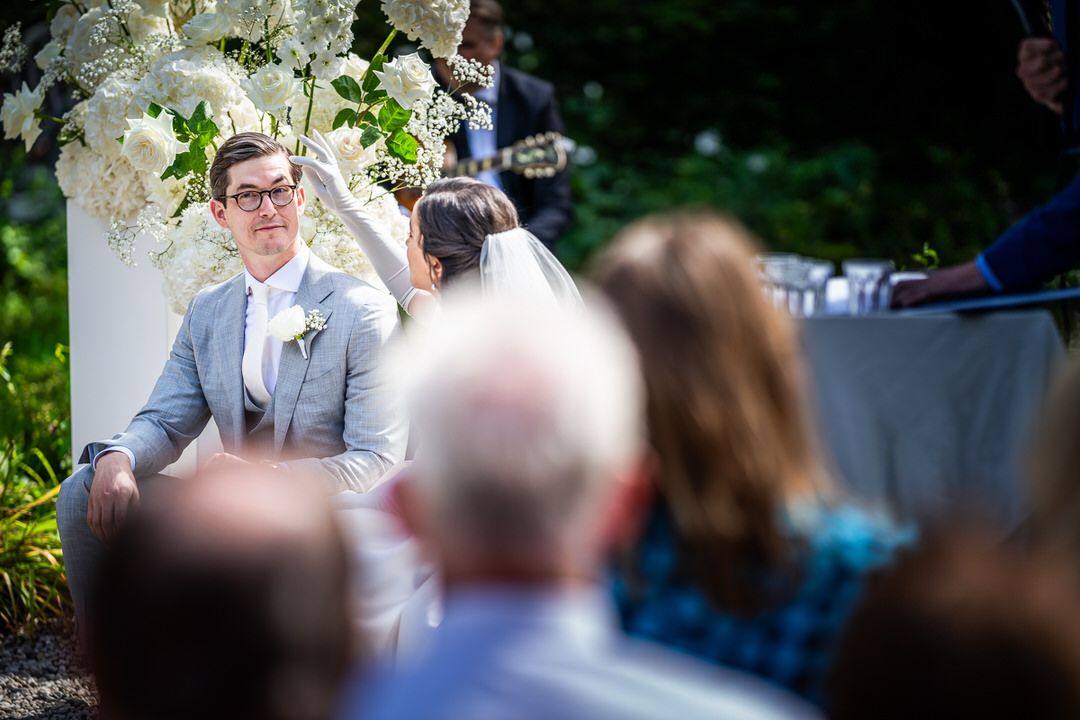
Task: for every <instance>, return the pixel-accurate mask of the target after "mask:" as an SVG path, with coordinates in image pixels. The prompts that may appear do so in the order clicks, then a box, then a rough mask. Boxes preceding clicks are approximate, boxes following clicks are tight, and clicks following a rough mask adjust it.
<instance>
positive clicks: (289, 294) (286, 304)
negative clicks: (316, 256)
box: [90, 243, 311, 470]
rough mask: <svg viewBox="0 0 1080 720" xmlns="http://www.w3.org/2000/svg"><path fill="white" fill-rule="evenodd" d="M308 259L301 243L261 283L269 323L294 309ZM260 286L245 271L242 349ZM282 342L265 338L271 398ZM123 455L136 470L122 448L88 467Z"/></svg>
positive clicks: (265, 371) (132, 456)
mask: <svg viewBox="0 0 1080 720" xmlns="http://www.w3.org/2000/svg"><path fill="white" fill-rule="evenodd" d="M310 259H311V250H309V249H308V246H307V245H305V244H304V243H300V251H299V252H298V253H296V256H295V257H293V259H292V260H290V261H289V262H287V263H285V264H284V265H282V266H281V267H280V268H279V269H278V271H277V272H275V273H274V274H273V275H271V276H270V277H268V278H266V282H265V283H263V284H264V285H267V286H268V288H269V293H268V295H267V298H266V311H267V316H268V317H269V319H271V320H273V319H274V316H275V315H276V314H278V313H279V312H281V311H282V310H287V309H288V308H290V307H292V306H293V303H294V302H295V301H296V291H297V290H299V289H300V281H301V280H303V279H304V273H305V272H306V271H307V266H308V260H310ZM257 282H259V281H258V280H256V279H255V278H254V277H253V276H252V275H251V273H249V272H248V271H247V268H245V269H244V287H245V289H246V290H247V297H248V302H247V309H246V310H245V311H244V346H245V347H246V346H247V344H248V343H250V342H252V340H253V338H252V337H251V334H252V329H251V320H252V315H253V314H254V312H255V310H254V304H253V303H252V302H251V286H252V284H253V283H257ZM282 345H283V343H282V341H281V340H278V339H277V338H276V337H274V336H273V335H271V336H270V337H268V338H267V351H268V352H269V353H270V361H269V362H267V363H265V364H264V366H263V382H264V383H265V384H266V390H267V392H269V393H270V394H271V395H273V394H274V386H275V385H276V384H277V373H278V367H279V366H280V365H281V348H282ZM114 451H115V452H122V453H124V454H125V455H127V458H128V460H130V461H131V469H132V470H134V469H135V454H134V453H133V452H131V450H130V449H128V448H126V447H124V446H122V445H113V446H111V447H108V448H106V449H104V450H102V451H101V452H99V453H98V454H97V455H95V456H94V459H93V461H92V462H91V464H90V465H91V467H93V468H97V461H98V458H100V457H101V456H102V455H104V454H105V453H109V452H114Z"/></svg>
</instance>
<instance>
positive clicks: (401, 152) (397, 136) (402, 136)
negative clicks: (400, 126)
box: [386, 130, 420, 165]
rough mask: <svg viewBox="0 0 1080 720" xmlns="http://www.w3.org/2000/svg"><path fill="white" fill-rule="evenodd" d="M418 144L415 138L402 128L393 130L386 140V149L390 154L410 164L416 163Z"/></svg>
mask: <svg viewBox="0 0 1080 720" xmlns="http://www.w3.org/2000/svg"><path fill="white" fill-rule="evenodd" d="M419 146H420V143H418V142H416V138H414V137H413V136H412V135H410V134H409V133H407V132H405V131H404V130H395V131H394V133H393V134H392V135H391V136H390V137H389V138H387V140H386V149H387V150H389V151H390V154H391V155H393V156H394V157H396V158H398V159H399V160H401V161H402V162H406V163H408V164H410V165H413V164H415V163H416V148H418V147H419Z"/></svg>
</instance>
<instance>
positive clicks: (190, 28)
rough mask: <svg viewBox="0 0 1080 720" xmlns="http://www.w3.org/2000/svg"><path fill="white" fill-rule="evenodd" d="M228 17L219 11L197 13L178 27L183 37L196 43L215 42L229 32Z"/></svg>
mask: <svg viewBox="0 0 1080 720" xmlns="http://www.w3.org/2000/svg"><path fill="white" fill-rule="evenodd" d="M229 27H230V25H229V18H228V17H226V16H225V15H222V14H221V13H199V14H198V15H195V16H194V17H192V18H191V19H190V20H188V21H187V22H186V23H184V27H182V28H180V32H182V33H184V37H186V38H187V39H188V40H190V41H192V42H196V43H216V42H217V41H218V40H220V39H221V38H223V37H225V34H226V33H227V32H229Z"/></svg>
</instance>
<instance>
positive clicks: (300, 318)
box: [266, 305, 326, 360]
mask: <svg viewBox="0 0 1080 720" xmlns="http://www.w3.org/2000/svg"><path fill="white" fill-rule="evenodd" d="M325 327H326V319H325V318H324V317H323V316H322V313H321V312H319V311H318V310H312V311H310V312H309V313H307V315H305V314H304V308H302V307H300V306H299V305H293V306H292V307H291V308H289V309H287V310H282V311H281V312H279V313H278V314H277V315H275V316H274V318H273V319H272V320H271V321H270V322H269V323H268V324H267V326H266V329H267V331H268V332H269V333H270V334H271V335H273V336H274V337H276V338H277V339H278V340H281V341H282V342H289V341H290V340H295V341H296V343H297V344H298V345H299V346H300V354H301V355H303V356H304V359H305V360H307V345H305V344H304V338H306V337H307V335H308V333H311V332H318V331H319V330H322V329H324V328H325Z"/></svg>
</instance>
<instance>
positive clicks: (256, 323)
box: [241, 283, 270, 407]
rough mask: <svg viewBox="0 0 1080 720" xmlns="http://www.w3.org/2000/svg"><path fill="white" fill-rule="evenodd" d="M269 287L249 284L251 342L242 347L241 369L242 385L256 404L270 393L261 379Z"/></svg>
mask: <svg viewBox="0 0 1080 720" xmlns="http://www.w3.org/2000/svg"><path fill="white" fill-rule="evenodd" d="M269 294H270V289H269V288H268V287H267V286H266V285H263V284H262V283H254V284H252V286H251V302H252V303H253V304H254V312H253V313H252V316H251V335H250V337H251V342H249V343H247V344H246V345H245V347H244V362H243V364H242V366H241V367H242V370H243V374H244V386H245V387H246V388H247V390H248V393H249V394H250V395H251V399H252V400H254V401H255V402H256V404H258V405H261V406H264V407H265V406H266V405H267V404H269V402H270V393H269V391H268V390H267V389H266V382H265V380H263V364H264V363H265V362H266V325H267V322H268V312H267V309H266V298H267V296H268V295H269Z"/></svg>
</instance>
